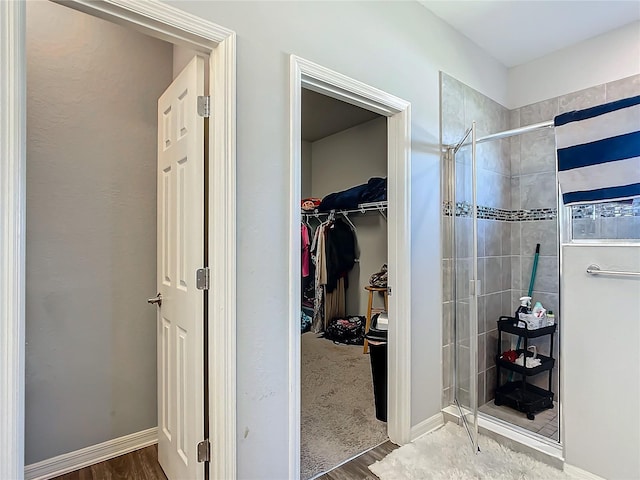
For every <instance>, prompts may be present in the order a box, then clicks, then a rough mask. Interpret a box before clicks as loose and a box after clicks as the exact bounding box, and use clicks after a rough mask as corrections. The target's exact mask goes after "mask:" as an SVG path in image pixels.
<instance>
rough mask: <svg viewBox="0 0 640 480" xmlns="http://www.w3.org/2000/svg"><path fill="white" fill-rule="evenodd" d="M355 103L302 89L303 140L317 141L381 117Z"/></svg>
mask: <svg viewBox="0 0 640 480" xmlns="http://www.w3.org/2000/svg"><path fill="white" fill-rule="evenodd" d="M379 116H380V115H378V114H377V113H373V112H370V111H369V110H365V109H363V108H360V107H356V106H355V105H351V104H349V103H345V102H341V101H340V100H336V99H335V98H331V97H327V96H326V95H322V94H320V93H316V92H313V91H311V90H307V89H306V88H303V89H302V140H305V141H307V142H315V141H316V140H320V139H321V138H324V137H328V136H329V135H333V134H334V133H338V132H341V131H343V130H346V129H347V128H351V127H355V126H356V125H360V124H361V123H365V122H368V121H370V120H373V119H374V118H377V117H379Z"/></svg>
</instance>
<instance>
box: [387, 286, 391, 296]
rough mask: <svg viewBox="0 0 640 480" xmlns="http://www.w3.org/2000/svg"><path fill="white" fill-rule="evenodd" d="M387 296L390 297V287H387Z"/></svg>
mask: <svg viewBox="0 0 640 480" xmlns="http://www.w3.org/2000/svg"><path fill="white" fill-rule="evenodd" d="M387 295H389V296H391V287H387Z"/></svg>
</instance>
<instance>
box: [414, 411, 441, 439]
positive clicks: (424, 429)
mask: <svg viewBox="0 0 640 480" xmlns="http://www.w3.org/2000/svg"><path fill="white" fill-rule="evenodd" d="M443 425H444V416H443V415H442V412H438V413H436V414H435V415H434V416H432V417H429V418H427V419H426V420H423V421H422V422H420V423H419V424H417V425H414V426H413V427H411V441H412V442H413V441H414V440H416V439H417V438H418V437H421V436H422V435H425V434H427V433H430V432H433V431H434V430H436V429H437V428H440V427H441V426H443Z"/></svg>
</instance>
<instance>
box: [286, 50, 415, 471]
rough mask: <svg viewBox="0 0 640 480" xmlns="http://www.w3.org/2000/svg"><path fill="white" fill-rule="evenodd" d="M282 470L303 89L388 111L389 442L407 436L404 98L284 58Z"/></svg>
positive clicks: (295, 413) (295, 317)
mask: <svg viewBox="0 0 640 480" xmlns="http://www.w3.org/2000/svg"><path fill="white" fill-rule="evenodd" d="M289 80H290V85H289V87H290V112H289V115H290V122H291V125H290V137H291V138H290V142H291V152H290V153H291V155H290V174H289V175H290V178H289V181H290V203H289V205H290V210H289V227H290V229H289V233H290V236H289V299H290V302H289V308H290V310H289V418H290V423H289V445H288V447H289V476H290V478H298V477H299V476H300V361H301V360H300V358H301V350H300V295H298V293H297V292H299V291H300V288H301V287H300V275H299V272H300V221H301V216H300V208H299V207H298V206H299V205H300V191H301V187H300V183H301V164H302V160H301V138H302V137H301V121H300V118H301V109H302V88H307V89H309V90H312V91H315V92H317V93H321V94H323V95H327V96H329V97H332V98H335V99H338V100H341V101H343V102H346V103H350V104H352V105H356V106H359V107H361V108H364V109H366V110H370V111H372V112H376V113H378V114H380V115H383V116H385V117H387V145H388V146H387V172H388V173H387V177H388V187H387V188H388V190H387V195H388V200H389V209H388V221H387V225H388V265H389V285H390V286H391V287H392V288H393V291H392V295H391V296H390V297H389V318H390V319H395V320H392V321H391V322H390V325H389V351H388V362H389V367H388V368H389V370H388V382H387V383H388V398H387V408H388V421H387V429H388V430H387V432H388V435H389V438H390V440H391V441H392V442H394V443H396V444H399V445H401V444H404V443H407V442H409V441H410V436H411V268H410V267H411V234H410V232H411V201H410V200H411V181H410V180H411V104H410V103H409V102H407V101H405V100H403V99H401V98H398V97H395V96H393V95H391V94H389V93H386V92H383V91H381V90H378V89H376V88H374V87H371V86H369V85H366V84H364V83H362V82H359V81H357V80H355V79H352V78H349V77H347V76H345V75H343V74H341V73H339V72H335V71H333V70H330V69H328V68H325V67H323V66H321V65H318V64H316V63H313V62H310V61H308V60H305V59H303V58H300V57H297V56H295V55H291V56H290V78H289Z"/></svg>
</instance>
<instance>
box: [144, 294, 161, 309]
mask: <svg viewBox="0 0 640 480" xmlns="http://www.w3.org/2000/svg"><path fill="white" fill-rule="evenodd" d="M147 303H151V304H154V303H155V304H157V305H158V306H159V307H161V306H162V294H161V293H158V295H157V296H156V297H154V298H148V299H147Z"/></svg>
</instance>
